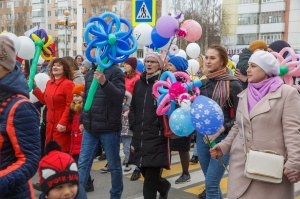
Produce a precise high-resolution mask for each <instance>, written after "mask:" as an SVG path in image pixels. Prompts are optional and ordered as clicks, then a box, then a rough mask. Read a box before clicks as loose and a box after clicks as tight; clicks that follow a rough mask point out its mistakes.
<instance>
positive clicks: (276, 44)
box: [269, 40, 291, 58]
mask: <svg viewBox="0 0 300 199" xmlns="http://www.w3.org/2000/svg"><path fill="white" fill-rule="evenodd" d="M285 47H291V46H290V44H288V43H287V42H285V41H283V40H277V41H274V42H273V43H271V44H270V45H269V48H270V49H272V50H273V51H275V52H278V53H279V52H280V51H281V50H282V49H283V48H285ZM288 54H289V53H288V52H285V53H284V54H283V58H285V57H286V56H287V55H288Z"/></svg>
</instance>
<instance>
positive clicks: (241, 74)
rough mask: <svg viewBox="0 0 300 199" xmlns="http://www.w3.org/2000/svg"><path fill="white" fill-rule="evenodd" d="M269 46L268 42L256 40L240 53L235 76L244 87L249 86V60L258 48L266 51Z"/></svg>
mask: <svg viewBox="0 0 300 199" xmlns="http://www.w3.org/2000/svg"><path fill="white" fill-rule="evenodd" d="M267 48H268V46H267V43H266V42H264V41H262V40H255V41H253V42H252V43H251V44H250V46H249V48H245V49H244V51H243V52H242V53H241V54H240V58H239V62H238V63H237V65H236V70H235V77H236V78H238V79H239V80H240V81H241V83H242V86H243V89H246V88H247V86H248V78H247V69H248V60H249V59H250V57H251V55H252V54H253V53H254V52H255V51H256V50H264V51H266V50H267Z"/></svg>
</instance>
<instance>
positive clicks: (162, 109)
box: [156, 94, 171, 115]
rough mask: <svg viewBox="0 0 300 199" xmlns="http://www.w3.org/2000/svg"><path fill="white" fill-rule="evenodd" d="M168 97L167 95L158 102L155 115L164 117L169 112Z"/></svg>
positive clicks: (169, 101)
mask: <svg viewBox="0 0 300 199" xmlns="http://www.w3.org/2000/svg"><path fill="white" fill-rule="evenodd" d="M170 103H171V100H170V96H169V94H167V95H166V96H165V97H164V98H163V100H162V101H161V102H160V104H159V105H158V106H157V109H156V114H157V115H164V114H165V113H166V112H168V111H169V110H170Z"/></svg>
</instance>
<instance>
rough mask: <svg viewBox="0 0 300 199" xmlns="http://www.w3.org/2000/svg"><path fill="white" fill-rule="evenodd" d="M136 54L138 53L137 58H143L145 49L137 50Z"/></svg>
mask: <svg viewBox="0 0 300 199" xmlns="http://www.w3.org/2000/svg"><path fill="white" fill-rule="evenodd" d="M136 54H137V58H143V57H144V51H143V50H140V49H138V50H137V51H136Z"/></svg>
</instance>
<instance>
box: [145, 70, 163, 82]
mask: <svg viewBox="0 0 300 199" xmlns="http://www.w3.org/2000/svg"><path fill="white" fill-rule="evenodd" d="M160 73H161V71H160V70H158V71H156V72H155V73H153V74H151V75H148V74H147V73H146V80H148V79H150V78H151V77H154V76H156V75H160Z"/></svg>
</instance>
